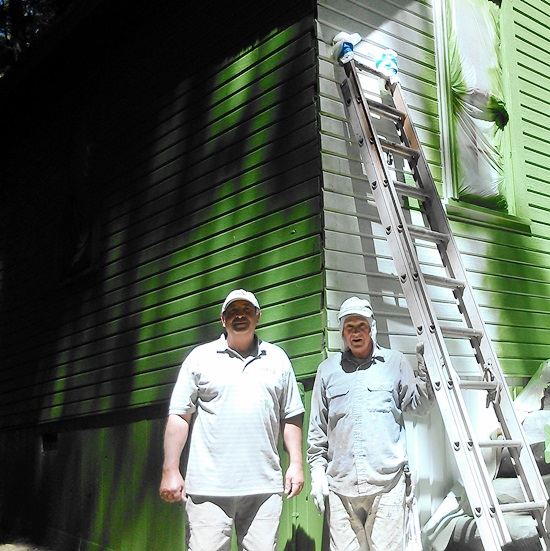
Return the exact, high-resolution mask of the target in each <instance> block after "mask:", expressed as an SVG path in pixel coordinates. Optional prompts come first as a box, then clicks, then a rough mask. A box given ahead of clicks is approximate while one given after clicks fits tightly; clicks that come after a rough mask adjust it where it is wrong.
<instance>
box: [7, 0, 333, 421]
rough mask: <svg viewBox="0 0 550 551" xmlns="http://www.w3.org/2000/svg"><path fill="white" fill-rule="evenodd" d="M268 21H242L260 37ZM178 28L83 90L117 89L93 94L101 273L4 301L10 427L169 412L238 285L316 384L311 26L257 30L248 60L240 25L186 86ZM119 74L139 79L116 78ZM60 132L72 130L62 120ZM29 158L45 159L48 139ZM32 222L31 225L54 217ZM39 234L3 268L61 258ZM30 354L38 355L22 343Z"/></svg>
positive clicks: (316, 174)
mask: <svg viewBox="0 0 550 551" xmlns="http://www.w3.org/2000/svg"><path fill="white" fill-rule="evenodd" d="M268 6H271V8H272V9H273V10H277V6H276V5H275V3H268ZM161 7H162V6H161ZM172 8H173V6H172ZM179 9H180V10H181V11H182V14H183V12H184V7H181V8H179ZM239 9H240V8H239ZM263 9H264V10H268V11H269V7H267V8H266V6H263ZM259 11H260V12H261V11H262V10H259ZM288 11H289V13H290V15H292V8H291V9H289V10H288ZM159 13H160V14H162V10H160V12H159ZM256 13H257V12H256V11H255V10H254V9H252V10H248V12H246V13H245V14H243V15H244V16H245V18H246V21H248V22H249V23H250V22H251V21H252V20H254V18H255V14H256ZM262 16H263V17H265V14H263V15H262ZM175 17H176V18H177V14H176V16H175ZM182 17H183V15H182ZM274 17H275V16H274ZM276 17H277V18H278V19H280V18H281V17H282V16H281V13H280V12H277V16H276ZM268 19H269V18H268ZM170 21H171V19H170V18H167V17H165V16H164V17H162V16H161V15H159V17H158V18H153V21H152V22H151V24H152V28H153V29H154V31H155V32H158V33H159V37H160V36H162V39H160V38H159V40H158V41H157V42H155V41H152V43H154V44H155V48H156V49H152V51H150V52H147V54H144V53H143V52H142V54H143V55H144V59H143V62H142V63H143V64H140V63H136V60H135V56H136V50H135V49H132V47H131V46H132V43H129V44H128V46H127V47H126V48H122V49H121V48H120V47H119V48H118V49H115V50H114V51H115V52H116V56H117V57H116V58H113V59H112V60H111V62H112V65H111V64H110V62H108V63H107V65H106V67H105V68H104V69H102V70H97V69H95V70H91V73H90V74H86V75H84V76H83V77H82V79H83V81H86V82H91V81H92V80H94V79H95V78H99V77H100V76H103V77H105V76H108V77H109V78H104V80H99V81H97V82H95V83H94V84H95V88H94V92H95V93H96V94H98V95H97V97H94V98H93V102H92V107H90V108H89V109H88V111H87V112H88V113H89V116H90V121H88V124H89V125H90V126H93V125H94V123H96V122H95V117H97V119H98V120H99V121H101V122H97V123H96V124H98V125H99V124H101V132H96V136H99V138H100V139H99V141H98V143H97V144H95V146H96V149H95V151H94V157H93V163H94V164H93V167H92V168H93V177H94V186H95V187H96V189H97V190H98V194H99V196H98V197H97V202H98V205H99V207H98V218H99V222H100V228H101V229H100V235H99V245H98V247H99V253H98V258H97V265H96V268H95V271H94V272H93V274H92V275H88V276H87V277H82V278H78V279H76V280H74V281H69V282H67V283H66V284H64V285H61V286H60V285H59V282H57V281H48V283H49V284H50V287H49V288H48V285H47V284H44V285H43V288H42V289H40V291H38V290H35V291H34V292H32V293H30V294H29V293H27V290H28V289H29V288H30V287H31V284H30V283H29V281H30V280H31V279H32V278H30V277H29V278H28V276H27V275H25V276H24V277H22V278H20V279H19V280H18V279H17V278H16V277H14V278H13V280H12V281H11V282H10V285H11V286H10V288H9V289H6V291H10V292H11V293H13V295H12V296H13V298H12V299H11V300H10V301H9V302H7V303H4V305H5V307H4V311H3V313H2V314H3V315H2V326H1V330H2V334H3V339H4V342H5V343H7V346H5V347H4V350H3V361H2V369H1V371H0V398H1V406H0V425H2V426H4V427H7V426H16V425H21V424H28V423H32V422H50V421H54V420H55V421H63V420H67V419H71V418H75V417H81V416H87V415H91V414H104V413H113V412H117V411H122V410H127V409H128V408H140V407H150V406H151V405H154V404H159V405H163V404H165V403H166V400H167V399H168V398H169V396H170V391H171V388H172V386H173V383H174V381H175V377H176V375H177V370H178V368H179V364H180V362H181V360H182V358H183V357H184V355H185V354H186V353H187V352H188V351H189V350H190V349H191V348H192V347H193V346H195V345H197V344H199V343H201V342H204V341H205V340H210V339H213V338H216V337H217V336H218V335H219V334H220V332H221V324H220V321H219V315H220V306H221V303H222V302H223V299H224V297H225V295H226V294H227V293H228V292H229V291H230V290H231V289H233V288H235V287H246V288H249V289H251V290H253V291H254V292H255V293H256V295H257V297H258V299H259V301H260V303H261V305H262V323H261V326H260V328H259V333H260V335H261V336H262V338H265V339H267V340H269V341H271V342H274V343H277V344H279V345H281V346H282V347H283V348H284V349H285V350H286V351H287V353H288V354H289V355H290V356H291V358H292V361H293V366H294V368H295V371H296V373H297V375H298V377H304V376H307V375H308V374H311V373H313V372H314V371H315V369H316V366H317V364H318V363H319V361H320V359H321V353H322V338H323V331H322V315H321V303H322V277H321V266H322V257H321V235H320V221H321V218H320V208H321V203H320V167H319V143H318V131H317V111H316V102H315V90H316V77H317V68H316V58H315V52H314V49H315V44H314V42H313V39H312V19H311V16H305V17H302V18H296V19H295V20H294V21H291V22H290V23H288V24H287V25H285V26H280V27H279V28H273V27H268V28H266V31H265V32H263V34H262V33H260V32H259V31H257V32H256V36H252V37H251V42H249V43H248V45H246V46H244V47H243V46H241V45H240V44H242V42H239V43H238V44H239V45H237V44H235V46H234V45H233V43H232V42H231V41H232V40H235V39H234V38H232V33H233V31H234V30H235V29H232V31H231V33H229V36H227V35H224V36H222V37H221V38H219V37H217V38H216V40H218V41H220V46H221V44H223V45H224V46H225V48H224V49H223V51H224V52H230V53H225V54H223V55H222V56H220V55H219V52H220V51H221V48H220V49H219V50H218V58H217V59H216V58H214V59H212V58H208V62H207V63H206V62H205V63H204V64H201V63H198V62H196V61H195V62H194V63H191V64H189V67H188V68H187V69H184V68H185V60H181V61H182V67H183V68H181V67H180V68H175V69H174V71H176V72H179V74H180V76H179V78H178V77H177V76H173V75H171V74H170V75H169V76H167V73H168V72H169V71H168V70H167V67H166V66H163V65H159V64H158V59H162V58H163V55H164V53H167V55H169V58H170V59H171V60H172V61H173V60H174V55H175V54H170V53H168V52H170V47H171V46H174V41H177V40H181V38H179V37H178V36H177V33H176V29H174V28H172V27H170V28H169V29H168V30H167V29H165V28H164V27H163V26H162V24H161V22H164V25H168V24H170ZM246 21H245V23H246ZM245 28H248V29H250V28H254V27H250V26H249V27H246V25H245V24H244V23H243V29H245ZM166 31H167V32H166ZM178 32H181V29H180V30H178ZM247 32H249V33H250V31H247ZM233 36H238V38H239V39H241V40H242V34H241V35H240V36H239V35H238V33H237V35H233ZM222 38H223V40H222ZM245 44H246V42H245ZM250 44H253V46H251V45H250ZM163 49H165V50H166V52H164V50H163ZM209 51H211V50H209ZM176 58H177V56H176ZM121 62H127V65H126V66H125V65H124V64H123V65H120V63H121ZM120 66H124V67H125V70H124V71H121V72H120V74H117V72H116V67H120ZM98 73H99V74H98ZM111 79H113V80H111ZM168 84H170V86H168ZM75 90H76V91H79V90H78V88H75ZM75 90H72V92H73V93H75ZM80 101H81V102H82V103H85V102H86V96H85V95H84V96H83V97H82V98H80ZM94 109H97V110H98V111H97V112H95V111H94ZM105 121H108V123H107V124H106V123H105ZM47 122H48V121H47V119H46V122H45V123H44V124H45V125H46V124H47ZM57 126H58V127H59V128H60V130H63V128H62V127H63V124H62V122H57ZM68 131H70V127H69V128H67V129H66V132H68ZM32 145H33V147H36V148H39V147H40V144H39V143H38V140H37V142H36V143H33V144H32ZM52 148H53V146H52ZM44 149H46V150H47V147H44ZM17 160H18V159H17V156H15V157H14V163H15V162H17ZM49 162H50V164H51V165H52V168H51V170H50V171H47V172H50V173H53V172H54V171H55V170H57V171H59V168H60V167H59V165H61V163H62V159H50V161H49ZM55 163H58V166H56V164H55ZM12 170H13V172H14V173H15V172H16V167H15V166H14V167H12V168H10V172H11V171H12ZM17 170H22V171H23V172H24V168H22V167H21V165H20V166H19V167H17ZM47 178H48V176H47V175H46V176H44V179H45V182H44V183H47ZM28 179H30V177H28ZM50 184H51V182H50ZM38 187H40V186H38ZM38 191H39V193H42V191H41V190H40V189H39V190H38ZM21 202H22V199H21ZM15 204H16V202H15V200H14V202H13V205H15ZM18 206H19V205H18ZM14 208H15V207H14ZM27 208H28V211H29V212H28V216H27V221H31V220H32V216H33V209H38V208H39V203H38V202H37V203H33V202H32V201H31V202H30V203H29V206H28V207H27ZM8 229H9V227H8ZM42 230H43V228H42ZM40 231H41V230H40V226H39V225H38V224H34V225H33V224H32V223H31V224H29V225H28V233H26V234H17V233H12V234H11V235H10V241H11V245H10V247H9V250H6V252H5V256H6V257H8V256H9V255H10V254H11V255H12V256H11V258H8V260H9V261H10V262H13V263H14V267H15V269H16V270H20V271H21V272H22V273H23V272H25V270H26V269H28V265H29V261H28V257H26V255H25V254H24V253H22V252H18V251H21V250H22V249H23V248H24V246H25V244H26V243H25V242H26V240H28V239H30V240H31V241H32V242H33V244H32V246H31V247H30V248H29V254H31V253H32V251H33V250H37V249H41V248H44V247H47V246H48V245H49V244H51V238H52V235H51V233H52V232H53V231H54V228H50V229H48V231H44V232H43V235H41V234H40ZM42 270H43V271H44V272H46V271H47V270H50V271H51V270H52V268H51V266H44V267H43V268H42ZM33 277H34V278H36V277H38V278H39V277H40V268H39V270H38V272H37V273H35V274H33ZM48 277H50V278H51V279H53V278H52V276H51V274H50V275H49V276H48ZM27 278H28V279H27ZM37 298H38V299H39V300H37ZM23 335H24V336H23ZM23 340H24V341H25V342H26V345H25V347H24V349H22V348H21V347H19V346H17V345H16V343H20V342H22V341H23Z"/></svg>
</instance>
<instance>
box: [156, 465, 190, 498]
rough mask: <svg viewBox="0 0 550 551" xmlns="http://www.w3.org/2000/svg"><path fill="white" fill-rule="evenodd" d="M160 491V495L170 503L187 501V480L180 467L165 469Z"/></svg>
mask: <svg viewBox="0 0 550 551" xmlns="http://www.w3.org/2000/svg"><path fill="white" fill-rule="evenodd" d="M159 493H160V497H161V498H162V499H164V501H167V502H168V503H176V502H179V501H187V496H186V495H185V481H184V480H183V476H181V473H180V471H179V470H178V469H175V470H163V472H162V480H161V482H160V489H159Z"/></svg>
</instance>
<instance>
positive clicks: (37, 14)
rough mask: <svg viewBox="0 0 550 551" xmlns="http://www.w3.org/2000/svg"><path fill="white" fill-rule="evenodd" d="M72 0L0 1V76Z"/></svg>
mask: <svg viewBox="0 0 550 551" xmlns="http://www.w3.org/2000/svg"><path fill="white" fill-rule="evenodd" d="M70 2H71V0H0V76H2V75H4V74H5V73H6V72H7V71H8V70H9V69H10V68H11V67H13V65H14V64H15V63H16V62H17V60H18V59H19V57H20V56H21V55H22V54H23V52H25V51H26V50H27V49H28V48H29V47H30V46H31V45H32V44H33V42H35V41H36V39H37V38H38V36H39V35H40V34H41V33H43V32H44V31H45V30H46V28H48V27H49V26H50V25H51V24H52V22H53V21H54V20H55V19H56V18H57V17H58V16H59V15H61V14H62V13H63V12H64V11H65V10H66V8H67V6H68V5H69V3H70Z"/></svg>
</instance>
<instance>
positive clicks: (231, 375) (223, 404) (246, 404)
mask: <svg viewBox="0 0 550 551" xmlns="http://www.w3.org/2000/svg"><path fill="white" fill-rule="evenodd" d="M303 412H304V406H303V404H302V401H301V398H300V393H299V390H298V386H297V383H296V378H295V375H294V371H293V370H292V366H291V363H290V360H289V359H288V356H287V355H286V353H285V352H284V351H283V350H282V349H281V348H280V347H278V346H276V345H274V344H270V343H268V342H265V341H258V348H257V352H256V353H255V354H254V355H253V356H249V357H247V358H243V357H242V356H241V355H240V354H239V353H238V352H236V351H235V350H232V349H231V348H229V347H228V345H227V340H226V338H225V336H224V335H222V336H221V337H220V338H219V339H218V340H216V341H213V342H210V343H206V344H203V345H200V346H198V347H196V348H194V349H193V350H192V351H191V352H190V353H189V355H188V356H187V358H186V359H185V361H184V362H183V364H182V367H181V370H180V373H179V376H178V379H177V381H176V385H175V387H174V391H173V393H172V399H171V401H170V408H169V413H170V414H177V415H184V414H189V413H193V414H194V415H193V420H192V432H191V435H190V442H189V460H188V467H187V473H186V476H185V484H186V491H187V493H189V494H191V495H193V494H196V495H210V496H239V495H252V494H259V493H277V492H282V491H283V478H282V469H281V465H280V460H279V453H278V451H277V444H278V439H279V434H280V431H281V425H282V423H283V421H284V420H285V419H289V418H291V417H295V416H297V415H300V414H302V413H303Z"/></svg>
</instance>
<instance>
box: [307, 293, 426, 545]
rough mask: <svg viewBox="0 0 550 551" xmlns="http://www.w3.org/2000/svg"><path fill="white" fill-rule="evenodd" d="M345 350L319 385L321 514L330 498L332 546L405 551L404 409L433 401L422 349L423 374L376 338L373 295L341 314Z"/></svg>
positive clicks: (315, 440) (314, 426)
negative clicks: (381, 344) (371, 303)
mask: <svg viewBox="0 0 550 551" xmlns="http://www.w3.org/2000/svg"><path fill="white" fill-rule="evenodd" d="M338 320H339V323H340V333H341V335H342V353H340V354H337V355H334V356H331V357H329V358H328V359H326V360H325V361H323V362H322V363H321V365H320V366H319V369H318V371H317V376H316V378H315V384H314V387H313V394H312V403H311V416H310V424H309V434H308V454H307V460H308V462H309V465H310V468H311V495H312V497H313V500H314V503H315V505H316V506H317V509H318V510H319V512H320V513H321V514H324V512H325V500H326V499H327V498H328V500H327V501H328V508H327V522H328V524H329V533H330V549H331V550H332V551H356V550H362V551H364V550H368V551H402V550H403V534H404V515H405V503H406V499H407V493H408V491H409V490H410V485H409V484H408V483H410V480H407V479H408V466H407V451H406V443H405V424H404V420H403V412H404V411H412V412H414V413H416V414H424V413H427V411H428V409H429V407H430V405H431V403H432V402H433V392H432V389H431V383H430V381H429V378H428V374H427V372H426V368H425V365H424V360H423V357H422V353H421V352H422V350H421V348H418V350H417V358H418V364H419V365H418V375H417V376H415V373H414V371H413V368H412V367H411V365H410V364H409V362H408V361H407V360H406V358H405V357H404V356H403V354H402V353H401V352H397V351H394V350H389V349H386V348H382V347H381V346H380V345H378V344H377V342H376V322H375V320H374V315H373V311H372V308H371V305H370V303H369V301H368V300H365V299H360V298H357V297H351V298H349V299H347V300H346V301H344V303H343V304H342V306H341V308H340V312H339V313H338Z"/></svg>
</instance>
